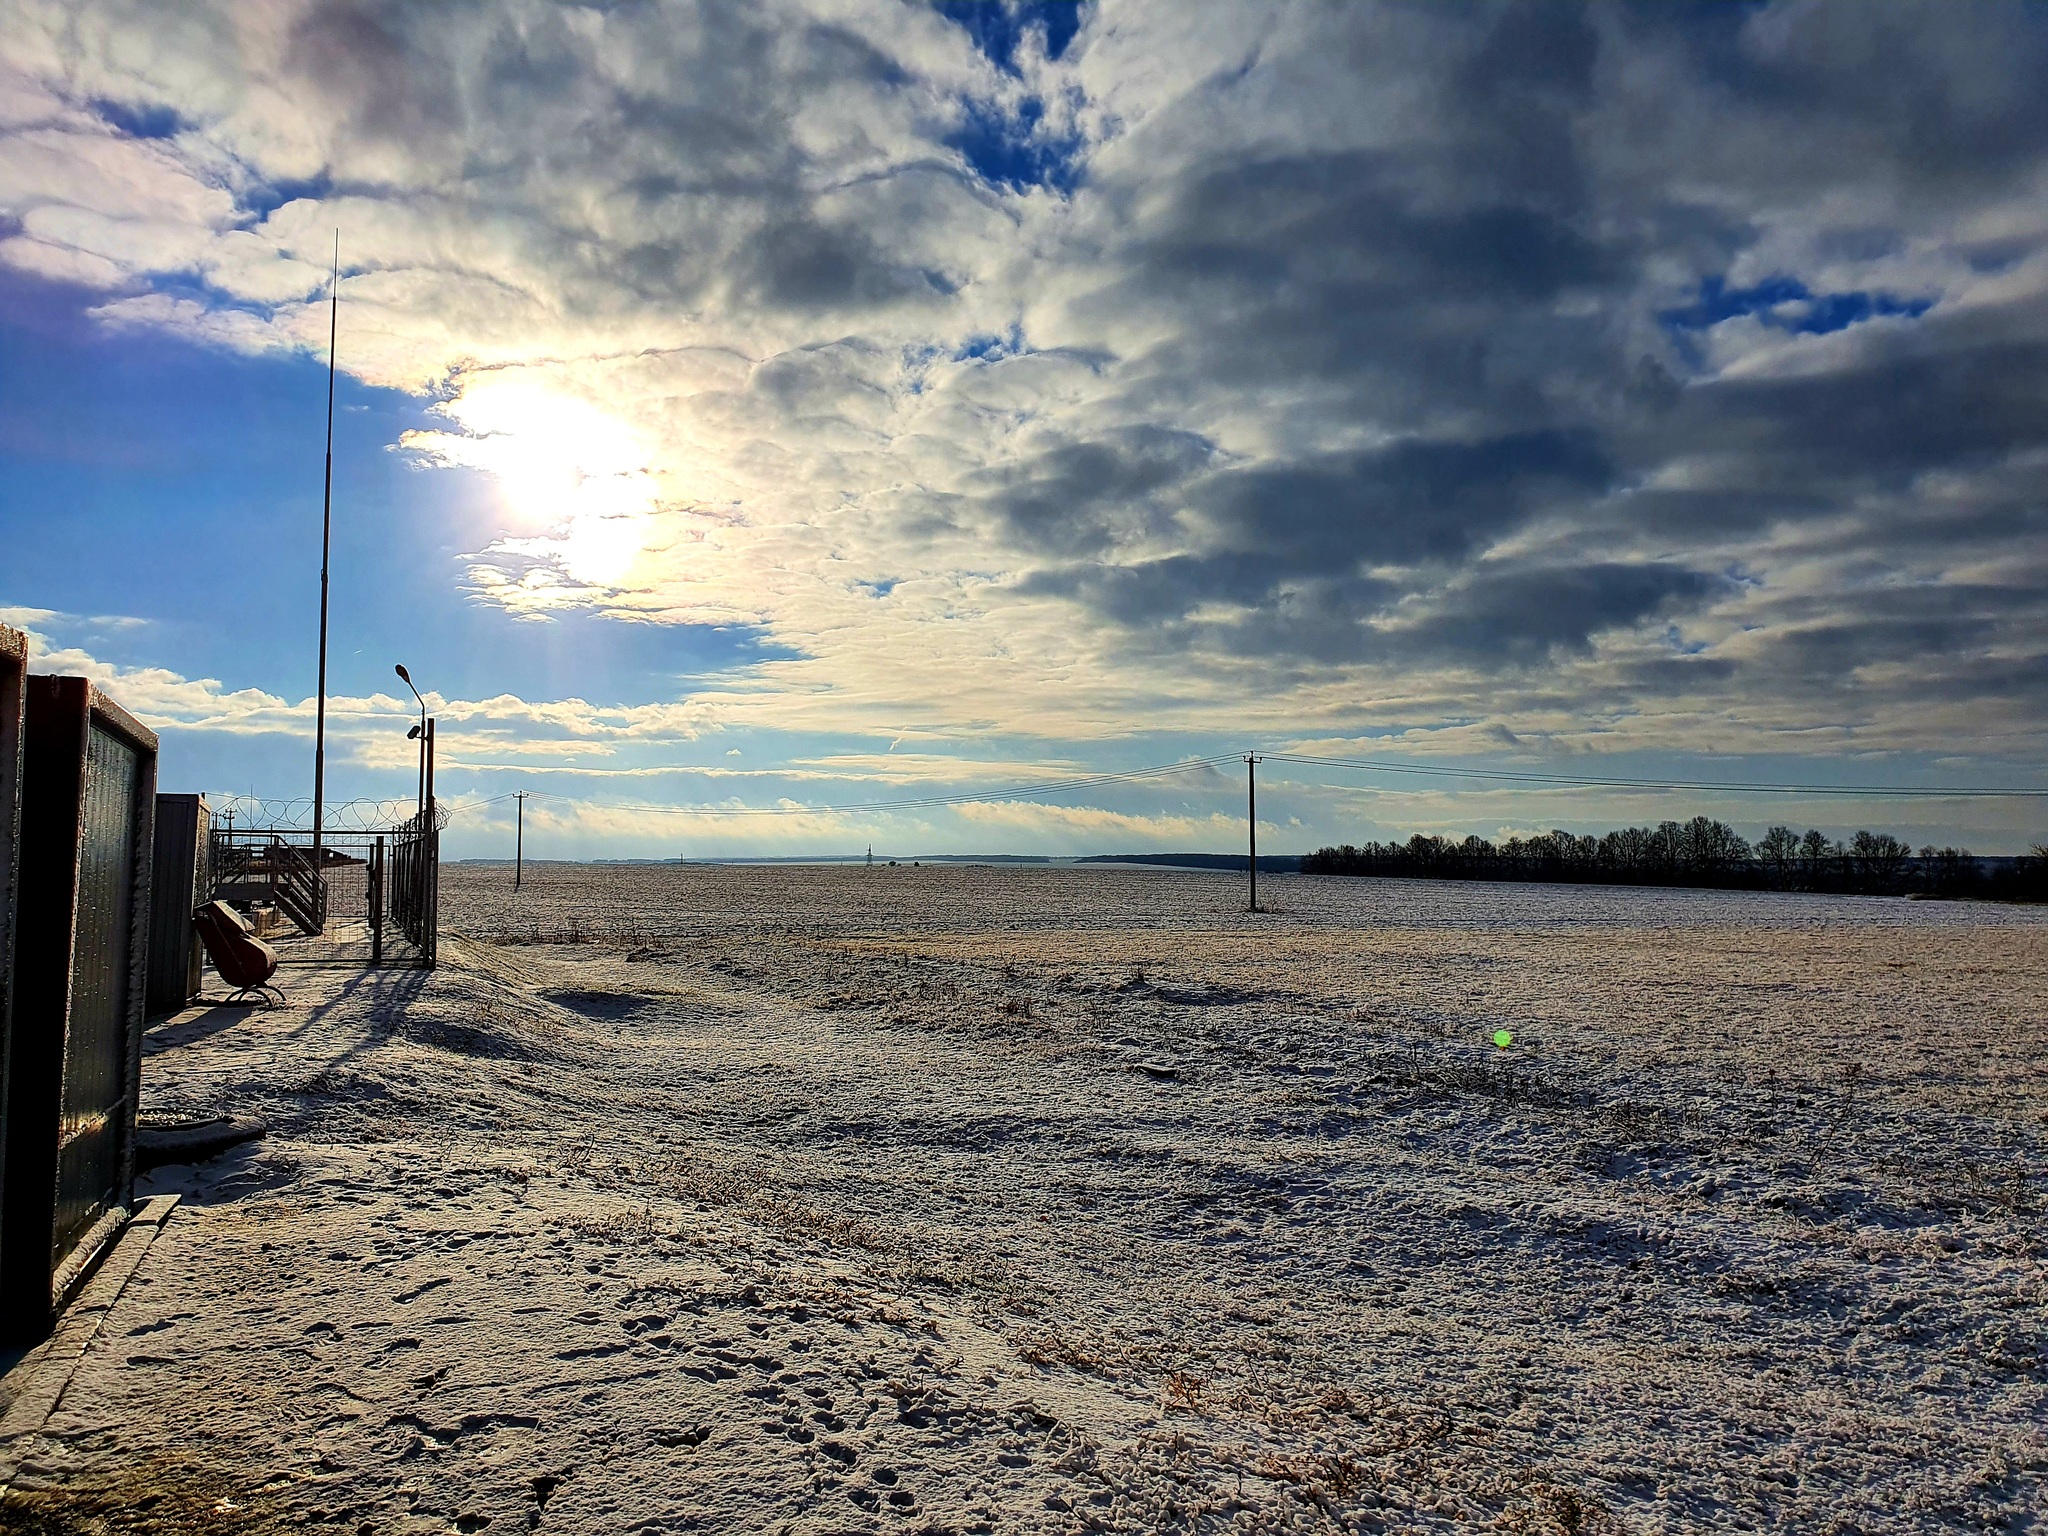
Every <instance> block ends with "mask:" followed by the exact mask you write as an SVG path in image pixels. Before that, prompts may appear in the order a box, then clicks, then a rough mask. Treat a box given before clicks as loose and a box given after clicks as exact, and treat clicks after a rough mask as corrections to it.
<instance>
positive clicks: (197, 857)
mask: <svg viewBox="0 0 2048 1536" xmlns="http://www.w3.org/2000/svg"><path fill="white" fill-rule="evenodd" d="M212 827H213V818H212V815H211V814H210V813H209V812H208V810H207V807H206V797H205V796H204V795H158V796H157V797H156V857H155V860H154V865H153V873H152V874H151V876H150V882H149V884H150V892H151V894H150V903H149V1011H150V1012H151V1013H174V1012H176V1011H177V1010H178V1009H180V1008H182V1007H184V1006H185V1005H186V1004H187V1003H189V1002H190V1001H192V999H193V998H195V997H197V996H198V995H199V977H200V964H201V961H200V948H199V939H198V936H197V935H196V934H194V933H193V931H192V909H193V908H194V907H197V906H198V905H200V904H201V903H202V902H205V901H209V900H211V899H212V897H213V879H212V871H211V865H212V853H213V835H212Z"/></svg>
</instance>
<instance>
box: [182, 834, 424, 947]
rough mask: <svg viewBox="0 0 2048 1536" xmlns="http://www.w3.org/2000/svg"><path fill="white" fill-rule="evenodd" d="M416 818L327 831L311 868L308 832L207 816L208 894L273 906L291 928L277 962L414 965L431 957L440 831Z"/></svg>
mask: <svg viewBox="0 0 2048 1536" xmlns="http://www.w3.org/2000/svg"><path fill="white" fill-rule="evenodd" d="M419 821H420V818H419V817H417V816H415V817H411V818H409V819H408V820H407V821H405V822H404V823H403V824H401V825H400V826H398V827H396V828H394V829H391V830H389V831H383V832H377V831H370V832H332V831H330V832H328V833H326V834H325V835H324V836H323V837H322V838H321V852H320V866H319V870H318V873H317V874H316V873H315V867H314V864H313V838H312V834H311V833H310V832H306V831H300V830H296V829H294V830H290V831H280V830H276V829H273V828H263V829H257V830H252V829H250V828H247V827H237V826H235V825H233V824H232V823H230V822H227V821H226V820H221V821H217V822H215V823H214V834H213V881H214V885H213V895H214V897H215V898H216V899H218V900H221V901H226V902H229V903H231V904H233V905H235V906H238V907H242V908H244V909H248V908H252V907H259V906H271V907H275V908H276V909H277V910H278V912H279V913H280V914H281V915H283V916H284V917H285V918H286V919H287V920H288V921H289V922H290V923H291V924H292V927H293V928H295V929H297V930H298V933H297V935H295V936H293V935H287V936H286V937H284V938H283V939H280V940H274V942H276V943H277V947H278V955H279V964H280V965H286V966H305V965H342V966H347V965H416V966H423V967H429V968H430V967H432V966H433V964H434V962H435V958H436V946H435V943H434V923H435V920H436V918H437V917H438V915H439V900H438V892H439V889H440V834H439V832H438V831H437V830H436V829H434V828H433V827H432V826H429V827H427V829H426V830H425V832H424V834H422V832H421V831H420V828H419V825H418V824H419Z"/></svg>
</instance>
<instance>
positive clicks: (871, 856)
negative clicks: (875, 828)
mask: <svg viewBox="0 0 2048 1536" xmlns="http://www.w3.org/2000/svg"><path fill="white" fill-rule="evenodd" d="M874 867H875V845H874V844H873V843H869V844H868V868H869V869H873V868H874Z"/></svg>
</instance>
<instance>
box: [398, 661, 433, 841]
mask: <svg viewBox="0 0 2048 1536" xmlns="http://www.w3.org/2000/svg"><path fill="white" fill-rule="evenodd" d="M398 677H399V681H400V682H402V683H404V684H405V686H406V687H408V688H412V696H413V697H414V698H416V699H420V691H419V689H417V688H413V687H412V674H411V673H410V672H408V671H406V670H405V663H404V662H402V661H401V662H400V663H399V664H398ZM405 739H406V740H407V741H417V742H418V743H419V744H420V799H419V808H420V809H421V810H423V811H424V810H425V809H426V808H427V701H426V700H425V699H420V723H419V724H418V725H416V726H414V727H413V728H412V729H411V730H409V731H407V732H406V733H405Z"/></svg>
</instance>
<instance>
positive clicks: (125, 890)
mask: <svg viewBox="0 0 2048 1536" xmlns="http://www.w3.org/2000/svg"><path fill="white" fill-rule="evenodd" d="M26 692H27V700H26V708H25V710H24V719H23V732H22V774H21V836H20V847H19V850H18V858H17V880H18V883H19V890H20V899H19V901H18V902H17V913H16V933H15V960H16V964H15V975H14V1000H13V1001H14V1009H13V1017H12V1018H11V1019H10V1021H9V1028H8V1071H7V1108H6V1115H7V1126H6V1130H7V1162H6V1188H5V1200H4V1207H0V1329H4V1330H5V1332H6V1333H7V1334H8V1335H10V1336H12V1337H13V1338H14V1339H15V1340H16V1341H17V1342H19V1341H25V1340H33V1339H36V1338H40V1337H42V1336H44V1335H45V1334H47V1333H48V1332H49V1329H50V1325H51V1323H52V1321H53V1320H54V1318H55V1315H56V1313H57V1311H58V1309H59V1308H61V1307H62V1306H63V1304H64V1303H65V1301H66V1300H68V1299H69V1297H70V1295H71V1294H72V1293H73V1292H74V1291H75V1290H76V1289H77V1287H78V1285H79V1284H81V1283H82V1282H83V1281H84V1280H85V1278H86V1276H87V1275H88V1274H89V1273H90V1272H91V1270H92V1267H93V1265H94V1264H95V1262H96V1261H97V1260H98V1258H99V1256H100V1255H101V1254H102V1253H104V1252H105V1251H106V1248H107V1246H108V1245H109V1244H110V1243H111V1242H112V1241H113V1239H114V1238H115V1237H116V1236H118V1235H119V1233H120V1230H121V1227H122V1225H123V1224H124V1222H125V1221H126V1219H127V1210H126V1208H127V1207H128V1206H129V1205H130V1204H131V1203H132V1201H133V1197H134V1186H135V1111H136V1102H137V1098H138V1090H139V1088H140V1079H141V1067H142V1020H143V1003H144V998H145V995H146V993H147V990H148V982H147V976H148V964H149V883H150V873H151V863H152V860H153V854H154V839H153V836H152V832H153V824H154V821H155V817H156V756H157V741H156V736H155V734H154V733H153V732H151V731H150V730H148V729H147V728H146V727H144V726H143V725H141V724H139V723H138V722H137V721H136V720H135V719H134V718H133V717H131V716H130V715H129V714H128V713H127V711H125V710H123V709H122V708H121V707H120V706H119V705H117V704H115V703H114V701H113V700H111V699H109V698H108V697H107V696H106V695H105V694H103V693H101V692H100V691H99V690H98V689H97V688H95V687H93V686H92V685H91V684H90V683H88V682H87V681H86V680H85V679H84V678H78V677H31V678H29V679H28V686H27V690H26Z"/></svg>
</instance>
